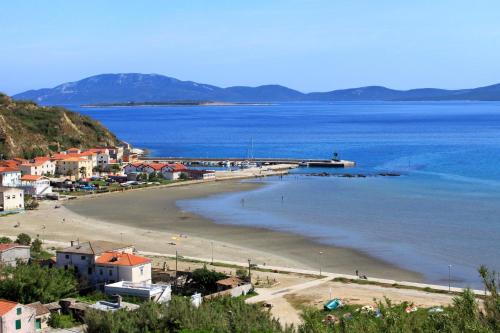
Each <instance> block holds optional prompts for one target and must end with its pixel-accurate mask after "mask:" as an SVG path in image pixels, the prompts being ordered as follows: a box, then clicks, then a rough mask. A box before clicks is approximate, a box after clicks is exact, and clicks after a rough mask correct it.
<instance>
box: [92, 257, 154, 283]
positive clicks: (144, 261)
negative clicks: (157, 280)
mask: <svg viewBox="0 0 500 333" xmlns="http://www.w3.org/2000/svg"><path fill="white" fill-rule="evenodd" d="M95 275H96V281H97V284H103V285H104V284H108V283H114V282H117V281H128V282H132V283H151V259H149V258H145V257H141V256H137V255H134V254H132V253H127V252H117V251H113V252H105V253H103V254H101V255H100V256H99V257H98V258H97V259H96V261H95Z"/></svg>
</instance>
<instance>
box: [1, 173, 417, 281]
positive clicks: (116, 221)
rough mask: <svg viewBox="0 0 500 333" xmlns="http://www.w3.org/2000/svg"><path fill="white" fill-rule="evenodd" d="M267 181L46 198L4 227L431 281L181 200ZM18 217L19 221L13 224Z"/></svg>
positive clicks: (202, 254) (163, 250) (148, 248)
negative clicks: (213, 215)
mask: <svg viewBox="0 0 500 333" xmlns="http://www.w3.org/2000/svg"><path fill="white" fill-rule="evenodd" d="M262 186H264V185H263V183H259V182H241V181H236V180H227V181H217V182H207V183H203V185H201V184H186V185H185V186H177V187H166V188H150V189H147V190H144V191H129V192H123V193H122V192H118V193H111V194H109V195H106V196H98V197H91V196H89V197H81V198H78V199H76V200H72V201H69V202H67V203H65V204H64V205H62V206H61V207H60V208H55V206H56V205H57V203H54V202H43V203H42V205H41V207H40V209H38V210H35V211H27V212H25V213H22V214H16V215H12V216H6V217H3V218H2V220H1V221H2V222H3V223H0V232H1V233H2V234H4V235H8V236H15V235H16V234H17V233H20V232H27V233H28V234H30V235H31V236H32V237H36V236H37V235H38V236H40V238H42V239H46V240H52V241H65V242H67V243H68V244H69V241H70V240H77V239H79V240H81V241H84V240H98V239H103V240H110V241H117V242H125V243H130V244H133V245H135V246H136V248H137V249H139V250H141V251H150V252H158V253H166V254H174V253H175V252H176V251H178V253H179V254H180V255H186V256H193V257H211V256H212V257H213V258H214V260H231V261H247V260H248V259H251V260H252V262H254V263H256V264H259V265H270V266H282V267H290V268H297V269H310V270H318V271H319V269H320V268H321V269H322V270H323V271H324V272H332V273H343V274H354V272H355V271H356V270H358V271H359V272H360V274H363V275H367V276H368V277H377V278H390V279H393V280H401V281H411V282H423V281H424V278H423V276H422V275H421V274H419V273H416V272H412V271H408V270H405V269H402V268H399V267H397V266H395V265H393V264H390V263H388V262H385V261H383V260H380V259H377V258H373V257H371V256H369V255H367V254H365V253H362V252H360V251H357V250H354V249H349V248H343V247H336V246H330V245H324V244H321V243H318V242H316V241H315V240H314V239H311V238H308V237H305V236H300V235H297V234H293V233H289V232H282V231H273V230H269V229H264V228H258V227H257V228H254V227H246V226H235V225H222V224H217V223H216V221H211V220H209V219H206V218H204V217H202V216H198V215H196V214H193V213H190V212H186V211H182V210H181V209H180V208H179V207H178V206H177V205H176V202H177V201H178V200H185V199H194V198H203V197H208V196H212V195H220V194H225V193H232V192H241V191H251V190H254V189H258V188H260V187H262ZM18 222H19V223H20V226H19V227H17V228H14V227H13V226H14V225H16V224H17V223H18ZM320 252H321V258H320V257H319V256H320ZM212 253H213V254H212Z"/></svg>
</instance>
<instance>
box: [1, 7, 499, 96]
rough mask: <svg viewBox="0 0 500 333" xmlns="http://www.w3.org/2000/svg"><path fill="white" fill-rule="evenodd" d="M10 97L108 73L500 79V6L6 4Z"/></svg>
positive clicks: (349, 80) (416, 83) (299, 85)
mask: <svg viewBox="0 0 500 333" xmlns="http://www.w3.org/2000/svg"><path fill="white" fill-rule="evenodd" d="M0 21H1V22H2V28H3V32H4V33H3V37H4V42H3V43H2V44H1V45H0V59H1V64H2V65H1V66H0V75H1V77H2V78H3V80H2V82H1V84H0V91H3V92H5V93H7V94H16V93H20V92H23V91H25V90H29V89H40V88H50V87H54V86H56V85H58V84H61V83H64V82H71V81H78V80H80V79H82V78H85V77H88V76H92V75H96V74H102V73H131V72H135V73H158V74H161V75H166V76H171V77H175V78H178V79H180V80H189V81H195V82H200V83H207V84H212V85H217V86H221V87H228V86H235V85H236V86H241V85H245V86H259V85H265V84H280V85H284V86H287V87H289V88H292V89H296V90H299V91H302V92H312V91H330V90H336V89H346V88H353V87H362V86H371V85H380V86H386V87H389V88H392V89H398V90H408V89H413V88H423V87H426V88H427V87H433V88H442V89H461V88H473V87H479V86H487V85H491V84H495V83H498V82H500V78H498V76H497V73H499V72H500V63H499V62H498V61H497V59H498V58H499V57H500V47H498V45H500V25H499V24H498V22H499V21H500V3H498V2H495V1H478V2H476V3H474V4H473V5H472V4H470V3H469V2H467V1H450V0H447V1H441V2H439V3H436V2H431V1H423V2H419V3H401V2H398V1H394V0H391V1H390V0H384V1H378V2H376V3H375V2H368V1H351V2H331V1H326V0H313V1H297V0H290V1H283V0H277V1H273V2H266V1H260V0H258V1H253V2H251V3H240V2H230V1H220V0H216V1H211V2H210V3H207V2H204V1H201V0H197V1H196V0H195V1H190V2H189V3H187V2H184V1H178V0H173V1H168V2H164V1H151V2H148V4H147V6H144V4H142V3H136V2H132V1H120V2H118V1H109V2H106V3H101V2H99V1H95V0H92V1H86V2H84V3H76V2H75V3H74V2H71V3H68V2H64V1H51V2H44V3H42V2H38V1H34V0H31V1H25V2H22V3H15V2H8V3H6V4H4V6H3V10H2V12H1V13H0Z"/></svg>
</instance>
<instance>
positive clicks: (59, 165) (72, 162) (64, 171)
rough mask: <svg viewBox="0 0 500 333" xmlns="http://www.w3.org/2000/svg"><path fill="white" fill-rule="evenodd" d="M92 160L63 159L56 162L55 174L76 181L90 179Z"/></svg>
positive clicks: (81, 158)
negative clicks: (73, 178) (70, 177)
mask: <svg viewBox="0 0 500 333" xmlns="http://www.w3.org/2000/svg"><path fill="white" fill-rule="evenodd" d="M92 168H93V165H92V160H89V159H86V158H83V157H64V158H61V159H57V160H56V173H57V174H59V175H64V176H73V177H75V178H76V179H80V178H90V177H92Z"/></svg>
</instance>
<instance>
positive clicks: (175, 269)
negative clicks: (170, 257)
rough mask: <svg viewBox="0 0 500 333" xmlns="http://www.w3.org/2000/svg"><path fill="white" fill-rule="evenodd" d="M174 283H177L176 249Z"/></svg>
mask: <svg viewBox="0 0 500 333" xmlns="http://www.w3.org/2000/svg"><path fill="white" fill-rule="evenodd" d="M175 283H176V284H177V250H175Z"/></svg>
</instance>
